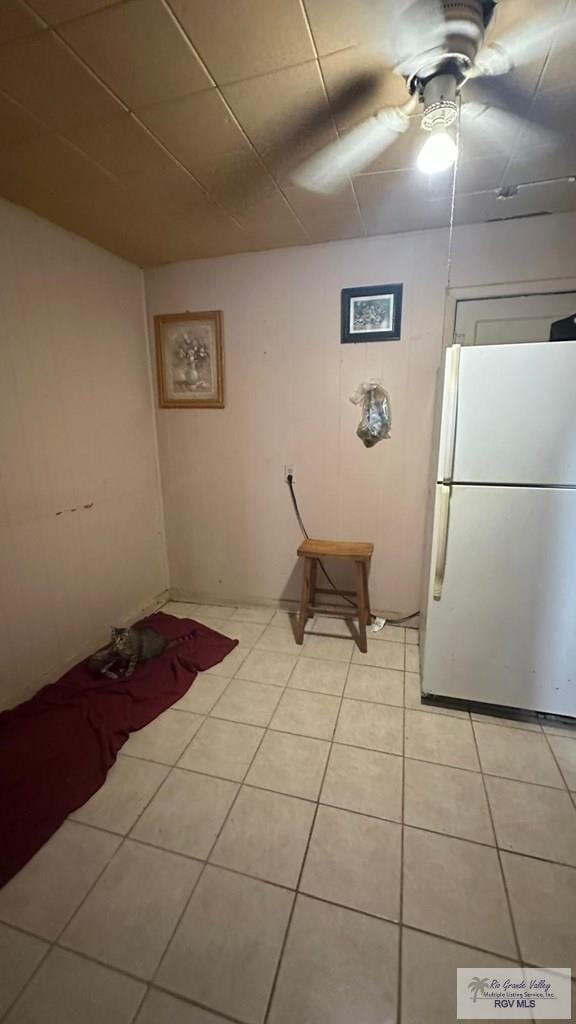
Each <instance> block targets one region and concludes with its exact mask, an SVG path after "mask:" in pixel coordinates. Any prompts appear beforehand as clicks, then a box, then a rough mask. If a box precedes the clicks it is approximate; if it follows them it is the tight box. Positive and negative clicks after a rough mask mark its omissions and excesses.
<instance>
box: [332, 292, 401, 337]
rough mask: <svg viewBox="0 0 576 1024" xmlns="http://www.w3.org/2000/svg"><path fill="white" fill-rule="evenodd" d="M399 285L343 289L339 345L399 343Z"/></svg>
mask: <svg viewBox="0 0 576 1024" xmlns="http://www.w3.org/2000/svg"><path fill="white" fill-rule="evenodd" d="M402 292H403V286H402V285H401V284H371V285H367V286H366V287H364V288H343V289H342V293H341V295H342V299H341V326H340V331H341V333H340V341H341V343H342V344H348V343H350V342H352V343H357V342H365V341H400V334H401V331H402Z"/></svg>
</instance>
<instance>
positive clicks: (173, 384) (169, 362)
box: [154, 309, 224, 409]
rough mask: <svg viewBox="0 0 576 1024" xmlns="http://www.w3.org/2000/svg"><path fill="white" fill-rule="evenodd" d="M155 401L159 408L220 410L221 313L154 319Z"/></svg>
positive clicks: (221, 379) (218, 311) (177, 314)
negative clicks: (156, 396) (156, 398)
mask: <svg viewBox="0 0 576 1024" xmlns="http://www.w3.org/2000/svg"><path fill="white" fill-rule="evenodd" d="M154 331H155V335H156V368H157V371H158V400H159V403H160V406H161V407H162V408H163V409H223V408H224V350H223V343H222V312H221V310H219V309H213V310H208V311H203V312H199V313H191V312H190V311H189V310H187V311H186V312H185V313H161V314H160V315H158V316H155V317H154Z"/></svg>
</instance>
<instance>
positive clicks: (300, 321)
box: [145, 215, 576, 613]
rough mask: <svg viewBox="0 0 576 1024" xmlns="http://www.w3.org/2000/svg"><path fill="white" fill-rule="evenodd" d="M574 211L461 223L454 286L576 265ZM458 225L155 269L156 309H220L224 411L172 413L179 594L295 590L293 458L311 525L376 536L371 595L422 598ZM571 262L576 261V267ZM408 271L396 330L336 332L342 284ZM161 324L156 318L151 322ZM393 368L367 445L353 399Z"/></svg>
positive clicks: (380, 604)
mask: <svg viewBox="0 0 576 1024" xmlns="http://www.w3.org/2000/svg"><path fill="white" fill-rule="evenodd" d="M575 222H576V215H561V216H554V217H546V218H542V219H541V220H540V219H537V220H530V221H513V222H507V223H504V224H486V225H476V226H472V227H466V228H460V229H457V231H456V234H455V247H454V260H453V268H452V284H453V285H454V286H456V285H458V286H460V285H476V284H483V283H487V284H490V283H502V282H504V281H509V282H519V281H526V280H530V279H532V280H538V279H543V278H554V277H558V278H560V277H566V276H568V274H569V273H570V272H572V273H574V272H575V270H576V268H575V264H574V243H573V239H574V226H575ZM446 260H447V232H446V231H426V232H421V233H411V234H407V235H394V236H388V237H377V238H370V239H358V240H353V241H349V242H336V243H331V244H326V245H317V246H311V247H307V248H292V249H286V250H276V251H273V252H266V253H259V254H247V255H241V256H231V257H224V258H221V259H211V260H199V261H194V262H188V263H179V264H174V265H171V266H168V267H163V268H158V269H156V270H153V271H149V272H148V273H147V274H146V277H145V280H146V294H147V301H148V309H149V313H150V316H151V317H152V316H153V315H154V314H156V313H173V312H180V311H182V310H186V309H190V310H201V309H221V310H223V314H224V344H225V352H226V370H225V374H226V408H225V409H224V410H206V411H197V410H160V411H159V413H158V430H159V445H160V460H161V471H162V484H163V493H164V504H165V516H166V529H167V543H168V557H169V566H170V582H171V585H172V588H173V589H174V591H175V592H177V593H179V594H180V595H181V596H187V597H190V598H198V599H205V600H211V599H214V600H241V601H260V600H272V601H273V600H277V599H279V598H280V597H283V596H284V597H286V596H289V597H295V596H296V594H297V590H298V585H299V575H298V574H297V573H296V574H295V571H294V570H295V565H296V558H295V552H296V548H297V545H298V543H299V540H300V534H299V530H298V527H297V524H296V522H295V519H294V516H293V512H292V508H291V505H290V500H289V494H288V490H287V487H286V485H285V483H284V480H283V468H284V465H285V464H287V463H290V464H292V465H293V466H294V470H295V479H296V486H297V493H298V497H299V500H300V504H301V510H302V513H303V516H304V520H305V522H306V524H307V526H308V530H309V532H310V533H311V534H312V535H313V536H314V535H316V536H325V537H334V538H347V539H361V540H372V541H373V542H374V544H375V545H376V552H375V559H374V563H373V572H372V580H371V593H372V600H373V605H374V607H375V608H379V609H383V610H386V611H388V612H390V613H392V612H395V613H407V612H411V611H414V610H415V609H416V608H417V607H418V601H419V593H420V581H421V573H422V561H423V555H422V552H423V534H424V523H425V508H426V495H427V485H428V466H429V458H430V439H431V425H432V414H433V402H434V383H435V374H436V370H437V367H438V365H439V362H440V358H441V348H442V324H443V312H444V295H445V288H446V273H447V267H446ZM570 265H571V269H570ZM393 281H402V282H403V283H404V319H403V337H402V341H401V342H400V343H388V344H363V345H356V346H352V345H345V346H341V345H340V344H339V337H340V323H339V317H340V312H339V300H340V289H341V288H342V287H347V286H353V285H362V284H381V283H384V282H393ZM150 323H151V324H152V320H151V321H150ZM372 375H375V376H378V377H381V378H382V380H383V381H384V384H385V386H386V387H387V388H388V390H389V391H390V395H391V402H392V413H393V429H392V437H391V440H389V441H385V442H383V443H381V444H379V445H378V446H377V447H376V448H374V449H371V450H367V449H365V448H364V447H363V446H362V444H361V443H360V441H359V440H358V439H357V438H356V436H355V430H356V425H357V422H358V410H357V409H356V408H355V407H353V406H352V405H351V404H350V402H349V400H348V399H349V396H350V395H351V394H352V392H353V391H354V390H355V388H356V387H357V385H358V384H359V383H360V381H361V380H363V379H365V378H366V377H370V376H372Z"/></svg>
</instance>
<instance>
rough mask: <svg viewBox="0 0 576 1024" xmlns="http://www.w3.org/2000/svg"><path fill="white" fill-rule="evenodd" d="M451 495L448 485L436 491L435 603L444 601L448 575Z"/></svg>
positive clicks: (442, 485)
mask: <svg viewBox="0 0 576 1024" xmlns="http://www.w3.org/2000/svg"><path fill="white" fill-rule="evenodd" d="M450 494H451V489H450V487H449V486H447V485H446V484H438V487H437V491H436V502H437V505H436V509H437V515H438V520H437V522H438V526H437V533H436V567H435V569H434V584H433V589H432V596H433V598H434V600H435V601H440V600H441V599H442V587H443V585H444V575H445V573H446V555H447V551H448V525H449V519H450Z"/></svg>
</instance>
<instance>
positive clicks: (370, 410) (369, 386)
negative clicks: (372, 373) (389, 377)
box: [350, 380, 392, 448]
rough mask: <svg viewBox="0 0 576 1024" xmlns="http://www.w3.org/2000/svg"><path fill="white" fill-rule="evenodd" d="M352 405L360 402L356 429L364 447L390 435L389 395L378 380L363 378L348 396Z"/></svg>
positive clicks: (370, 446) (369, 446)
mask: <svg viewBox="0 0 576 1024" xmlns="http://www.w3.org/2000/svg"><path fill="white" fill-rule="evenodd" d="M350 401H351V402H352V404H353V405H360V403H362V418H361V420H360V423H359V424H358V429H357V431H356V433H357V435H358V437H359V438H360V440H361V441H362V443H363V444H364V445H365V446H366V448H373V447H374V445H375V444H378V441H385V440H386V438H388V437H390V428H391V426H392V413H391V411H390V396H389V394H388V392H387V391H386V389H385V388H384V387H382V382H381V381H379V380H365V381H363V382H362V384H359V385H358V387H357V388H356V391H355V392H354V394H353V395H351V396H350Z"/></svg>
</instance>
